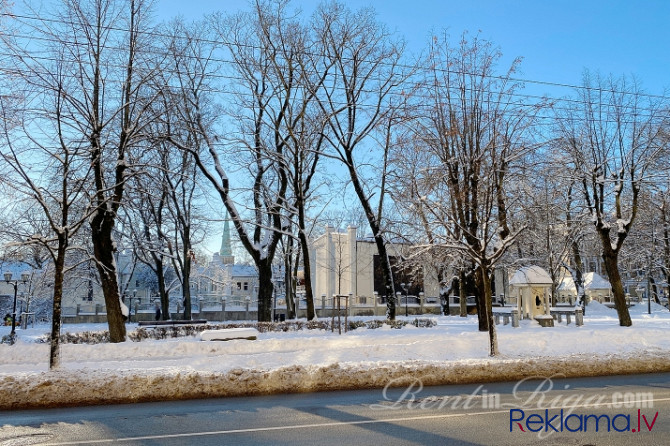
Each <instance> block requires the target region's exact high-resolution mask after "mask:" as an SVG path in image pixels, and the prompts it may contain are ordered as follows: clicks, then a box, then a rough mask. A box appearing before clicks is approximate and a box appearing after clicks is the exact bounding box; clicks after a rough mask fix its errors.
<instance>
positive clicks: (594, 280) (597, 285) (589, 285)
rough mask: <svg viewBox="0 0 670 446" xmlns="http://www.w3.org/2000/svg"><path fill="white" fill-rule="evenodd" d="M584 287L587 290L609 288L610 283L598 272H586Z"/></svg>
mask: <svg viewBox="0 0 670 446" xmlns="http://www.w3.org/2000/svg"><path fill="white" fill-rule="evenodd" d="M584 288H586V289H587V290H609V289H610V288H612V286H611V285H610V283H609V282H608V281H607V280H606V279H604V278H603V277H602V276H600V275H599V274H598V273H586V274H584Z"/></svg>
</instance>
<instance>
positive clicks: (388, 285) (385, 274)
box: [375, 233, 396, 321]
mask: <svg viewBox="0 0 670 446" xmlns="http://www.w3.org/2000/svg"><path fill="white" fill-rule="evenodd" d="M375 243H376V244H377V251H378V252H379V258H380V263H381V267H382V280H383V282H384V289H385V290H386V318H387V319H388V320H391V321H393V320H395V313H396V301H395V299H396V296H395V288H394V286H393V272H392V271H391V262H390V261H389V257H388V252H387V250H386V244H385V243H384V239H383V238H382V236H381V234H379V233H377V234H375Z"/></svg>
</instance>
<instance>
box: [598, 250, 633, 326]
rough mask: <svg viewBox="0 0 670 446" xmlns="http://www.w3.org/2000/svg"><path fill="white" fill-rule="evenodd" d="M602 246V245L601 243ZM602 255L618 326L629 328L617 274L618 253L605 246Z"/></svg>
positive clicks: (624, 296) (625, 303)
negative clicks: (617, 317)
mask: <svg viewBox="0 0 670 446" xmlns="http://www.w3.org/2000/svg"><path fill="white" fill-rule="evenodd" d="M603 244H604V243H603ZM604 251H605V252H604V253H603V260H604V261H605V271H607V277H608V278H609V281H610V285H612V294H613V295H614V304H615V305H616V311H617V314H618V315H619V325H620V326H622V327H630V326H631V325H633V322H632V321H631V319H630V313H629V312H628V306H627V302H626V294H625V292H624V289H623V284H622V282H621V275H620V274H619V265H618V257H619V253H618V252H617V251H614V250H612V249H611V247H610V248H609V249H608V247H607V246H605V249H604Z"/></svg>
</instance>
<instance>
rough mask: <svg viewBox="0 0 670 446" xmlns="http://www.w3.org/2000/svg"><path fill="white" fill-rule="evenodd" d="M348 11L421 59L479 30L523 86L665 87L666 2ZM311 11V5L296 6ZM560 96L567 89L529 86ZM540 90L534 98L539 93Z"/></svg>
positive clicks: (363, 1) (200, 2) (191, 3)
mask: <svg viewBox="0 0 670 446" xmlns="http://www.w3.org/2000/svg"><path fill="white" fill-rule="evenodd" d="M344 3H346V4H347V5H349V6H350V7H351V8H352V9H357V8H359V7H363V6H372V7H374V8H375V10H376V11H377V12H378V14H379V19H380V21H382V22H384V23H386V24H387V25H388V26H389V28H390V29H392V30H397V32H398V33H399V34H400V35H402V36H404V37H405V39H406V41H407V44H408V49H409V50H410V51H411V52H413V53H418V52H420V51H421V50H422V49H423V48H424V47H425V44H426V42H427V41H428V39H429V36H430V35H431V33H434V32H435V31H441V30H443V29H448V31H449V33H450V34H451V35H452V36H454V38H456V37H458V36H459V35H460V34H461V33H462V32H463V31H464V30H467V31H469V32H473V33H475V32H478V31H481V35H482V37H485V38H487V39H488V40H491V41H493V42H494V43H495V44H496V45H498V46H499V47H500V49H501V50H502V52H503V54H504V59H505V60H509V61H511V60H512V59H513V58H514V57H517V56H521V57H523V63H522V65H521V75H520V77H522V78H524V79H531V80H539V81H546V82H554V83H561V84H579V83H580V82H581V76H582V73H583V71H584V69H585V68H588V69H590V70H592V71H600V72H601V73H602V74H610V73H611V74H614V75H617V76H618V75H623V74H626V75H636V76H637V77H638V79H639V80H641V81H642V86H643V88H644V89H645V90H646V91H647V92H648V93H653V94H663V93H664V90H665V87H670V58H669V57H668V52H669V51H668V50H669V49H670V26H669V23H670V1H664V0H646V1H639V0H638V1H636V0H628V1H625V0H609V1H604V0H553V1H545V0H534V1H531V0H517V1H513V0H507V1H505V0H442V1H440V2H437V1H429V0H405V1H400V0H386V1H370V0H347V1H344ZM248 4H249V3H248V1H246V0H224V1H213V0H188V1H183V0H157V3H156V13H157V16H158V18H159V19H167V18H170V17H173V16H175V15H182V16H183V17H185V18H186V19H197V18H199V17H200V16H202V14H205V13H209V12H213V11H217V10H219V11H237V10H240V9H246V8H247V7H248ZM294 4H295V5H299V6H301V7H302V9H303V10H304V11H306V12H307V11H311V10H312V8H313V6H314V5H315V4H316V2H315V1H306V0H303V1H296V2H295V3H294ZM528 88H529V89H530V88H532V90H533V91H534V92H539V93H546V94H548V95H551V96H565V95H568V94H569V93H570V91H569V90H567V89H561V88H554V87H550V86H532V85H528ZM538 90H539V91H538Z"/></svg>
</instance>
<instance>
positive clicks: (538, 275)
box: [509, 265, 553, 286]
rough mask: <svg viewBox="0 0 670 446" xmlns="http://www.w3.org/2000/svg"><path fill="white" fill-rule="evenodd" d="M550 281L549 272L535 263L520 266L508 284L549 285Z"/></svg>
mask: <svg viewBox="0 0 670 446" xmlns="http://www.w3.org/2000/svg"><path fill="white" fill-rule="evenodd" d="M552 283H553V282H552V280H551V277H550V276H549V273H547V272H546V271H545V270H544V269H542V268H540V267H539V266H536V265H532V266H524V267H523V268H520V269H519V270H517V272H515V273H514V275H513V276H512V278H511V279H510V281H509V284H510V285H514V286H526V285H551V284H552Z"/></svg>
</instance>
